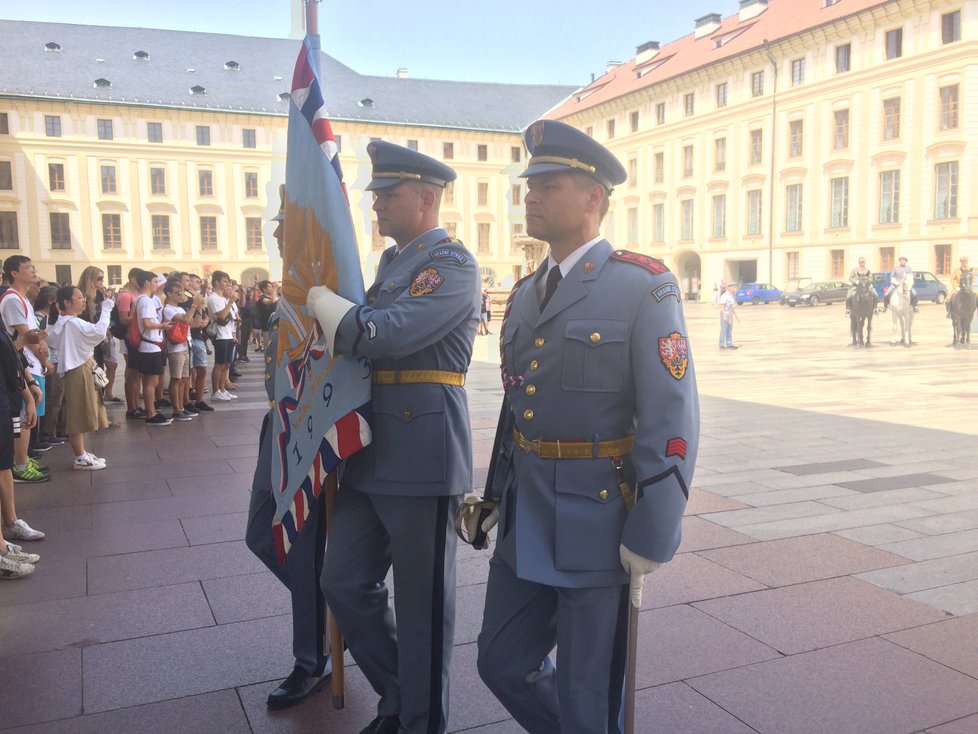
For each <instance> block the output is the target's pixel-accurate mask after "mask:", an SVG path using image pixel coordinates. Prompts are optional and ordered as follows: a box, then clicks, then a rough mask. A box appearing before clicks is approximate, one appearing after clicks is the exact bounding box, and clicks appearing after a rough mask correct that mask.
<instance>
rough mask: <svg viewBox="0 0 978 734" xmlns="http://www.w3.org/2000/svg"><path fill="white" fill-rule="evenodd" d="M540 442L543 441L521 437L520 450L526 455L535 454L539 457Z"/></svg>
mask: <svg viewBox="0 0 978 734" xmlns="http://www.w3.org/2000/svg"><path fill="white" fill-rule="evenodd" d="M542 441H543V439H540V438H534V439H529V438H527V437H526V436H523V445H522V446H520V448H521V449H523V450H524V451H525V452H526V453H528V454H536V455H538V456H539V455H540V446H541V443H542Z"/></svg>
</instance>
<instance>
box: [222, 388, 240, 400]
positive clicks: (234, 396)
mask: <svg viewBox="0 0 978 734" xmlns="http://www.w3.org/2000/svg"><path fill="white" fill-rule="evenodd" d="M224 394H225V396H227V399H228V400H237V399H238V396H237V395H235V394H234V393H233V392H228V391H227V390H225V391H224Z"/></svg>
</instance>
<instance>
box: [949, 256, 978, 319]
mask: <svg viewBox="0 0 978 734" xmlns="http://www.w3.org/2000/svg"><path fill="white" fill-rule="evenodd" d="M958 262H959V263H960V265H959V266H958V267H956V268H955V269H954V270H952V271H951V295H950V296H948V299H947V301H946V302H945V303H944V308H945V309H947V317H948V318H951V297H952V296H954V294H955V293H957V292H958V291H959V290H961V274H962V273H972V281H971V282H972V290H974V278H973V276H974V273H973V271H972V269H971V266H970V265H968V256H967V255H962V256H961V257H960V258H959V260H958ZM976 295H978V291H976Z"/></svg>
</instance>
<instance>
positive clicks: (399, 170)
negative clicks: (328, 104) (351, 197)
mask: <svg viewBox="0 0 978 734" xmlns="http://www.w3.org/2000/svg"><path fill="white" fill-rule="evenodd" d="M367 155H369V156H370V161H371V162H372V163H373V177H372V178H371V180H370V183H369V184H367V191H374V190H375V189H385V188H387V187H388V186H397V185H398V184H399V183H403V182H404V181H421V182H424V183H430V184H433V185H435V186H442V187H444V186H446V185H447V184H448V183H449V182H450V181H454V180H455V176H456V174H455V171H454V170H452V169H451V168H450V167H448V166H446V165H445V164H444V163H442V162H441V161H436V160H435V159H434V158H431V157H429V156H426V155H424V154H423V153H419V152H418V151H416V150H411V149H410V148H405V147H403V146H401V145H394V143H388V142H387V141H386V140H374V141H373V142H371V143H370V144H369V145H368V146H367Z"/></svg>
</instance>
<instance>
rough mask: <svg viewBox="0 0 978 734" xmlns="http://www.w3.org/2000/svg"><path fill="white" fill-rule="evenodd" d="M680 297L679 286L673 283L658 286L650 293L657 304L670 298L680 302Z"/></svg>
mask: <svg viewBox="0 0 978 734" xmlns="http://www.w3.org/2000/svg"><path fill="white" fill-rule="evenodd" d="M680 295H681V294H680V293H679V286H678V285H676V284H675V283H664V284H663V285H660V286H659V287H658V288H656V289H655V290H654V291H652V296H653V297H654V298H655V300H656V301H658V302H659V303H662V302H663V301H664V300H666V299H667V298H669V297H670V296H671V297H673V298H675V299H676V300H677V301H682V300H683V299H682V298H680Z"/></svg>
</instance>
